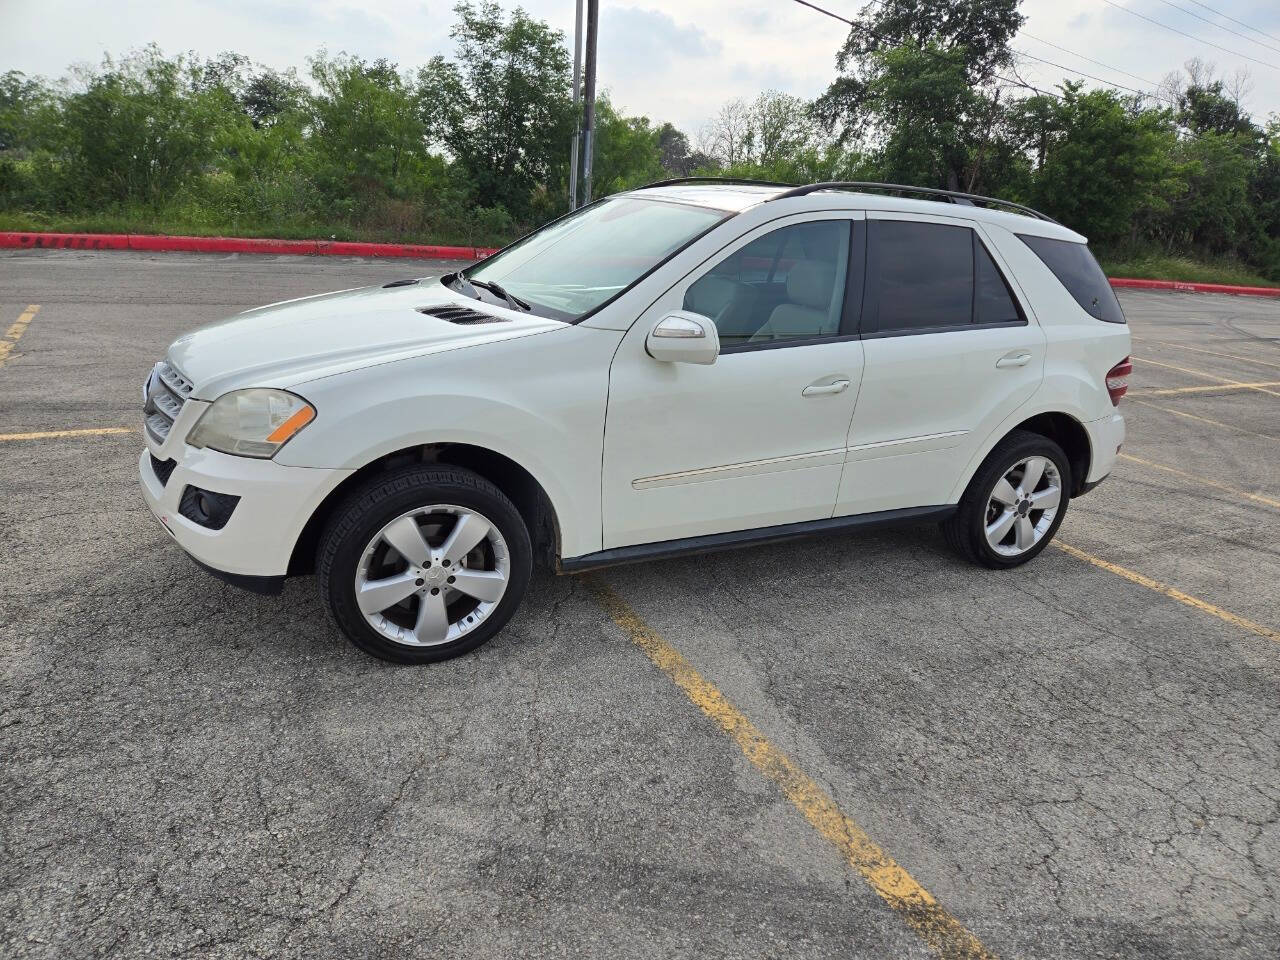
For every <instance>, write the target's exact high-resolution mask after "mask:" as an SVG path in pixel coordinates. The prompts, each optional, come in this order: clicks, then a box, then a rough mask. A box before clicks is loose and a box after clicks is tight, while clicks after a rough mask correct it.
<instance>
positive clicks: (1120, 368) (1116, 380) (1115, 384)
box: [1107, 357, 1133, 406]
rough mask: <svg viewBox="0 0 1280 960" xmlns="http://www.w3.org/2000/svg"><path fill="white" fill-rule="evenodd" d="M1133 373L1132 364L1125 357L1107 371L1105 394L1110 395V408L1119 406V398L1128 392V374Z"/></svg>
mask: <svg viewBox="0 0 1280 960" xmlns="http://www.w3.org/2000/svg"><path fill="white" fill-rule="evenodd" d="M1131 373H1133V364H1132V363H1130V362H1129V358H1128V357H1125V358H1124V359H1123V360H1121V361H1120V362H1119V363H1117V364H1116V365H1115V366H1114V367H1112V368H1111V369H1110V370H1108V371H1107V393H1109V394H1111V403H1112V406H1119V404H1120V398H1121V397H1123V396H1124V395H1125V394H1126V393H1128V392H1129V374H1131Z"/></svg>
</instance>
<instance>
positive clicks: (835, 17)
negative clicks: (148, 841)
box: [795, 0, 1168, 102]
mask: <svg viewBox="0 0 1280 960" xmlns="http://www.w3.org/2000/svg"><path fill="white" fill-rule="evenodd" d="M795 2H796V3H798V4H800V5H801V6H803V7H808V8H809V9H810V10H816V11H818V13H821V14H823V15H825V16H828V17H830V18H831V19H833V20H839V21H840V22H841V23H847V24H849V26H851V27H856V26H859V24H857V23H856V22H854V21H853V20H850V19H848V18H847V17H842V16H840V14H838V13H832V12H831V11H830V10H827V9H824V8H823V7H820V6H818V5H817V4H815V3H810V2H809V0H795ZM873 2H876V3H880V2H882V0H873ZM862 29H863V30H864V31H865V32H866V33H867V34H868V35H869V36H871V37H874V38H875V39H876V40H884V39H885V38H884V37H882V36H880V35H879V34H877V33H876V32H875V31H873V30H871V29H870V28H868V27H863V28H862ZM1028 36H1030V34H1028ZM1031 39H1032V40H1038V39H1039V38H1038V37H1031ZM1040 42H1041V43H1048V41H1047V40H1041V41H1040ZM1049 46H1051V47H1057V46H1058V45H1057V44H1055V43H1050V44H1049ZM1058 49H1059V50H1062V51H1063V52H1064V53H1072V51H1070V50H1067V49H1066V48H1065V47H1058ZM920 50H921V52H922V53H926V54H931V55H933V56H939V54H936V53H934V52H933V51H931V50H929V49H927V48H923V47H922V48H920ZM1014 52H1015V53H1018V54H1019V55H1021V56H1024V57H1027V58H1029V59H1031V60H1039V61H1040V62H1041V63H1047V64H1048V65H1049V66H1051V67H1057V68H1058V69H1059V70H1065V71H1067V72H1068V73H1075V74H1078V75H1080V76H1082V77H1087V78H1088V79H1090V80H1094V81H1096V82H1098V83H1101V84H1105V85H1106V86H1108V87H1115V88H1116V89H1118V90H1126V91H1128V92H1129V93H1136V94H1137V95H1138V96H1141V97H1151V98H1152V99H1153V100H1162V99H1163V98H1161V97H1160V96H1158V95H1156V94H1154V93H1150V92H1148V91H1146V90H1137V89H1135V88H1133V87H1126V86H1125V85H1124V84H1122V83H1112V82H1111V81H1110V80H1103V79H1102V78H1101V77H1095V76H1094V75H1093V74H1091V73H1085V72H1084V71H1083V70H1075V69H1073V68H1071V67H1067V66H1063V65H1062V64H1060V63H1055V62H1054V61H1052V60H1046V59H1044V58H1043V57H1037V56H1035V55H1034V54H1030V53H1027V52H1026V51H1025V50H1015V51H1014ZM1072 55H1073V56H1077V57H1081V59H1083V60H1089V62H1090V63H1096V64H1098V65H1099V66H1101V67H1106V68H1107V69H1108V70H1115V67H1112V66H1109V65H1108V64H1105V63H1103V62H1102V61H1100V60H1093V59H1091V58H1089V57H1085V56H1082V55H1081V54H1078V53H1073V54H1072ZM1115 72H1116V73H1124V74H1125V76H1133V74H1130V73H1125V71H1123V70H1116V71H1115ZM1000 79H1003V80H1004V81H1005V82H1006V83H1009V82H1012V81H1010V80H1009V79H1008V78H1007V77H1001V78H1000ZM1134 79H1135V80H1142V78H1141V77H1134ZM1142 82H1143V83H1150V81H1149V80H1142ZM1023 85H1024V86H1030V84H1023ZM1031 89H1033V90H1034V89H1035V88H1034V87H1032V88H1031ZM1037 92H1041V91H1037ZM1165 102H1168V101H1165Z"/></svg>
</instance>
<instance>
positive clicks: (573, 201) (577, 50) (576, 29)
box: [569, 0, 582, 210]
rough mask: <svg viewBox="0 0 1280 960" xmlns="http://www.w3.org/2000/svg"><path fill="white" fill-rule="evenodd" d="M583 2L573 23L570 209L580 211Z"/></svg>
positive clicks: (580, 1)
mask: <svg viewBox="0 0 1280 960" xmlns="http://www.w3.org/2000/svg"><path fill="white" fill-rule="evenodd" d="M581 86H582V0H578V12H577V15H576V16H575V17H574V21H573V142H572V143H571V144H570V146H569V209H570V210H577V209H578V142H579V141H580V140H581V139H582V97H581Z"/></svg>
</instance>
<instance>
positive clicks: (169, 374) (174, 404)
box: [142, 360, 192, 480]
mask: <svg viewBox="0 0 1280 960" xmlns="http://www.w3.org/2000/svg"><path fill="white" fill-rule="evenodd" d="M191 389H192V383H191V381H190V380H188V379H187V378H186V377H184V376H183V375H182V374H181V373H180V372H178V370H177V368H175V367H173V366H171V365H170V364H168V363H165V362H164V361H163V360H162V361H160V362H159V363H157V364H156V365H155V367H153V368H152V370H151V376H149V377H148V378H147V387H146V402H145V403H144V404H143V407H142V416H143V421H144V422H145V423H146V426H147V433H148V434H150V435H151V439H153V440H155V442H156V443H164V441H165V438H166V437H168V436H169V431H170V430H171V429H172V428H173V422H174V421H175V420H177V419H178V414H180V413H182V407H183V405H184V404H185V403H186V402H187V398H188V397H189V396H191ZM157 475H158V473H157ZM164 479H165V480H168V477H167V476H166V477H165V478H164Z"/></svg>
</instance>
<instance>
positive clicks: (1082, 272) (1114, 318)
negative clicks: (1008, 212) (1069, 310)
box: [1018, 234, 1124, 323]
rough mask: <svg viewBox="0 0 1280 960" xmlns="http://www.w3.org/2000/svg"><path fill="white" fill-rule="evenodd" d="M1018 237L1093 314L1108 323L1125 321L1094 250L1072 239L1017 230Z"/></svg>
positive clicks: (1081, 304) (1079, 302)
mask: <svg viewBox="0 0 1280 960" xmlns="http://www.w3.org/2000/svg"><path fill="white" fill-rule="evenodd" d="M1018 239H1019V240H1021V241H1022V242H1023V243H1025V244H1026V245H1027V246H1028V247H1030V248H1031V249H1032V251H1033V252H1034V253H1035V255H1036V256H1037V257H1039V258H1040V259H1041V260H1043V261H1044V264H1045V266H1046V267H1048V268H1049V269H1050V270H1052V271H1053V275H1054V276H1055V277H1057V278H1058V280H1059V282H1061V284H1062V285H1063V286H1064V287H1066V288H1067V292H1068V293H1070V294H1071V296H1073V297H1074V298H1075V301H1076V303H1078V304H1080V306H1082V307H1084V309H1085V310H1086V311H1088V312H1089V313H1090V314H1091V315H1092V316H1095V317H1097V318H1098V319H1099V320H1105V321H1107V323H1124V312H1123V311H1122V310H1121V309H1120V301H1119V300H1117V299H1116V294H1115V291H1114V290H1112V289H1111V284H1110V283H1108V282H1107V276H1106V274H1104V273H1103V272H1102V268H1101V267H1100V266H1098V261H1097V260H1095V259H1093V254H1092V253H1090V252H1089V248H1088V247H1086V246H1085V245H1084V244H1083V243H1073V242H1072V241H1070V240H1051V239H1049V238H1048V237H1028V236H1024V235H1023V234H1018Z"/></svg>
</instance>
